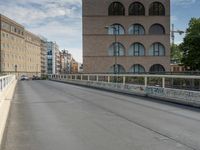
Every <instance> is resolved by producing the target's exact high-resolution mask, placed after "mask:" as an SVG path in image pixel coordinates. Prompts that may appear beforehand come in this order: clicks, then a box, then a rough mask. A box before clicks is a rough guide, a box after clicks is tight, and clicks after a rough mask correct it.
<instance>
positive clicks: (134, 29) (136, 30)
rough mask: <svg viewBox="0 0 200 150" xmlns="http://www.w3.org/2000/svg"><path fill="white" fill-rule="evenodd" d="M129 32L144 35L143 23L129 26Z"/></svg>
mask: <svg viewBox="0 0 200 150" xmlns="http://www.w3.org/2000/svg"><path fill="white" fill-rule="evenodd" d="M128 33H129V34H132V35H144V33H145V31H144V27H143V26H142V25H141V24H133V25H131V26H130V27H129V29H128Z"/></svg>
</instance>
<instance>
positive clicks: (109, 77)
mask: <svg viewBox="0 0 200 150" xmlns="http://www.w3.org/2000/svg"><path fill="white" fill-rule="evenodd" d="M108 83H110V75H108Z"/></svg>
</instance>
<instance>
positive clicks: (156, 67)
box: [149, 64, 165, 72]
mask: <svg viewBox="0 0 200 150" xmlns="http://www.w3.org/2000/svg"><path fill="white" fill-rule="evenodd" d="M149 72H165V68H164V67H163V66H162V65H160V64H155V65H153V66H151V68H150V70H149Z"/></svg>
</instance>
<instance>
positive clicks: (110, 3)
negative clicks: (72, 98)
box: [83, 0, 170, 73]
mask: <svg viewBox="0 0 200 150" xmlns="http://www.w3.org/2000/svg"><path fill="white" fill-rule="evenodd" d="M105 27H109V28H105ZM115 42H116V43H117V44H115ZM114 66H115V67H114ZM83 69H84V73H108V72H118V73H124V72H132V73H138V72H139V73H141V72H149V71H151V72H157V71H169V70H170V1H169V0H117V1H114V0H83Z"/></svg>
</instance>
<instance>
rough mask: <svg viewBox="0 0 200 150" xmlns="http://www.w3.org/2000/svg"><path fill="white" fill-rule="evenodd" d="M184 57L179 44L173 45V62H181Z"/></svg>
mask: <svg viewBox="0 0 200 150" xmlns="http://www.w3.org/2000/svg"><path fill="white" fill-rule="evenodd" d="M182 58H183V52H182V51H181V49H180V47H179V45H176V44H172V45H171V61H172V63H177V64H180V63H181V60H182Z"/></svg>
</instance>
